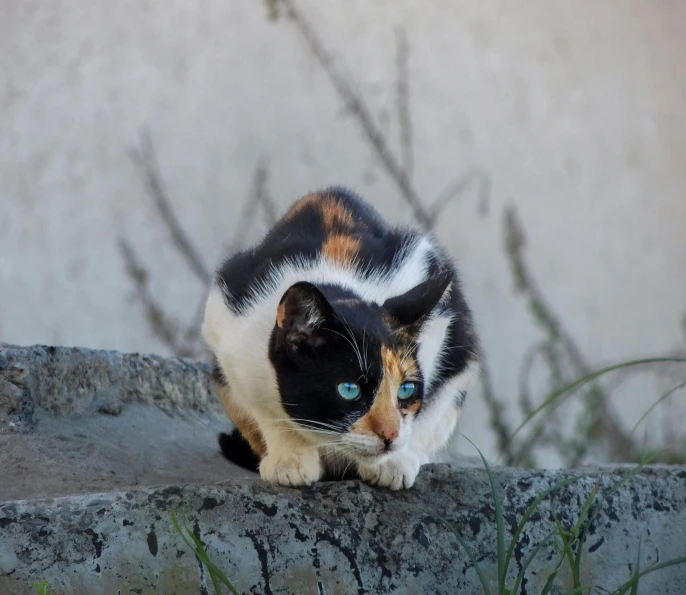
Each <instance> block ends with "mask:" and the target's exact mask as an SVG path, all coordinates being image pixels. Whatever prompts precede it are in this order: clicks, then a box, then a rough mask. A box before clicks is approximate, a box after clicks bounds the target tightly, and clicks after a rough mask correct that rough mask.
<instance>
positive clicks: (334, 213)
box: [320, 197, 355, 231]
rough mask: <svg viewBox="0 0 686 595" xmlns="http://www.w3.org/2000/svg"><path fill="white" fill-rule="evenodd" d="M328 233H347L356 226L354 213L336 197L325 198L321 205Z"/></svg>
mask: <svg viewBox="0 0 686 595" xmlns="http://www.w3.org/2000/svg"><path fill="white" fill-rule="evenodd" d="M320 208H321V211H322V217H323V219H324V227H325V229H326V231H346V230H350V229H352V228H353V227H354V226H355V219H354V218H353V216H352V213H351V212H350V211H349V210H348V209H346V208H345V207H344V206H343V204H342V203H341V202H340V201H339V200H338V199H336V198H334V197H324V199H323V200H322V202H321V204H320Z"/></svg>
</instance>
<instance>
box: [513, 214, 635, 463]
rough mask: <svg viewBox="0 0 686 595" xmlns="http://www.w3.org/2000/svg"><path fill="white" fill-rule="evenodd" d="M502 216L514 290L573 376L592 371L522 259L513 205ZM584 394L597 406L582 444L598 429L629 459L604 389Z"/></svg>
mask: <svg viewBox="0 0 686 595" xmlns="http://www.w3.org/2000/svg"><path fill="white" fill-rule="evenodd" d="M504 220H505V249H506V252H507V256H508V260H509V262H510V268H511V270H512V275H513V277H514V281H515V288H516V290H517V291H519V292H521V293H523V294H524V295H525V296H526V298H527V300H528V302H529V308H530V309H531V312H532V314H533V317H534V320H535V321H536V322H537V323H538V324H539V326H541V328H542V329H543V330H544V332H545V333H546V336H547V341H546V343H547V344H548V345H549V346H552V345H554V344H555V343H559V344H560V345H561V346H562V347H563V348H564V350H565V352H566V355H567V357H568V358H569V361H570V362H571V364H572V365H573V367H574V369H575V371H574V374H575V376H576V377H580V376H586V375H588V374H590V373H591V371H592V370H591V366H590V365H589V364H588V363H587V361H586V360H585V358H584V357H583V355H582V353H581V350H580V349H579V347H578V346H577V345H576V342H575V341H574V339H573V338H572V337H571V335H570V334H569V333H568V332H567V331H566V329H564V327H563V326H562V324H561V322H560V321H559V319H558V318H557V316H556V315H555V314H554V312H553V310H552V308H551V307H550V306H549V305H548V303H547V301H546V300H545V298H544V297H543V294H542V293H541V291H540V289H539V287H538V285H537V283H536V281H535V280H534V279H533V277H532V276H531V274H530V272H529V269H528V267H527V265H526V263H525V262H524V256H523V248H524V244H525V236H524V231H523V229H522V226H521V224H520V222H519V220H518V218H517V213H516V211H515V209H514V207H513V206H509V207H506V209H505V212H504ZM549 365H550V364H549ZM587 396H589V397H591V396H592V397H593V403H587V404H586V405H587V406H593V407H597V408H598V418H597V419H596V420H595V421H594V422H593V423H594V426H595V427H588V428H586V429H587V430H588V432H589V436H588V438H589V440H586V443H585V445H584V448H588V446H590V433H591V432H595V431H596V430H599V431H600V432H602V435H603V436H604V437H605V438H606V439H607V441H608V443H609V445H610V447H611V449H612V452H613V456H614V457H615V459H620V460H631V459H632V457H633V455H634V451H635V445H634V444H633V443H632V441H631V439H630V437H629V436H628V435H627V434H626V432H625V431H624V430H623V428H622V427H621V426H620V425H619V423H618V422H617V421H616V419H615V417H614V416H613V415H612V414H611V413H610V410H609V403H608V402H607V395H606V393H605V391H603V390H602V389H601V388H600V386H599V385H598V384H596V383H594V384H592V385H591V388H590V389H589V392H588V393H587Z"/></svg>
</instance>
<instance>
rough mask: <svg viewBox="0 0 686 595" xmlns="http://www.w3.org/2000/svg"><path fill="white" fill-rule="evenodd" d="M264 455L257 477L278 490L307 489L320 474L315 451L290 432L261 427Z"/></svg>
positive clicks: (317, 456)
mask: <svg viewBox="0 0 686 595" xmlns="http://www.w3.org/2000/svg"><path fill="white" fill-rule="evenodd" d="M263 433H264V437H265V442H266V445H267V454H266V456H265V457H264V458H263V459H262V461H261V462H260V477H262V479H263V480H264V481H266V482H268V483H273V484H277V485H282V486H293V487H295V486H302V485H311V484H313V483H314V482H315V481H318V480H319V479H320V478H321V476H322V472H323V467H322V463H321V460H320V457H319V451H318V449H317V447H316V446H313V445H312V444H309V443H308V442H307V441H305V439H304V438H302V437H301V436H299V435H298V433H297V432H296V431H294V430H290V429H283V428H276V429H275V428H273V427H270V426H268V427H265V429H264V432H263Z"/></svg>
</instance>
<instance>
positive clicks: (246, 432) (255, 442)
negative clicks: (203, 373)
mask: <svg viewBox="0 0 686 595" xmlns="http://www.w3.org/2000/svg"><path fill="white" fill-rule="evenodd" d="M213 384H214V390H215V392H216V393H217V396H218V397H219V400H220V401H221V402H222V405H224V409H226V412H227V413H228V414H229V417H230V418H231V420H232V421H233V423H235V424H236V427H237V428H238V431H239V432H240V433H241V435H242V436H243V438H245V439H246V440H247V441H248V444H250V448H252V449H253V452H254V453H255V454H256V455H257V456H258V457H260V458H263V457H264V456H265V455H266V454H267V447H266V445H265V443H264V437H263V436H262V432H260V430H259V428H258V427H257V423H256V422H255V420H254V419H253V418H252V417H251V416H250V415H249V414H248V413H246V412H245V411H244V410H243V409H241V408H240V407H237V406H236V404H235V403H234V402H233V401H232V399H231V394H230V393H229V387H228V386H226V384H223V383H222V382H218V381H217V380H215V379H213Z"/></svg>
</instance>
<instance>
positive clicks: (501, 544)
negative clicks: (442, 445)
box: [462, 434, 507, 593]
mask: <svg viewBox="0 0 686 595" xmlns="http://www.w3.org/2000/svg"><path fill="white" fill-rule="evenodd" d="M462 436H463V437H464V438H465V440H467V441H468V442H469V443H470V444H471V445H472V446H473V447H474V448H476V451H477V452H478V453H479V456H480V457H481V460H482V461H483V463H484V467H485V468H486V473H487V474H488V481H489V483H490V484H491V493H492V494H493V508H494V509H495V522H496V530H497V536H498V552H497V554H498V592H499V593H502V592H503V591H504V590H505V575H506V574H507V566H505V516H504V515H503V506H502V502H501V500H500V493H499V492H498V486H497V485H496V483H495V478H494V477H493V472H492V471H491V466H490V465H489V464H488V461H487V460H486V457H484V455H483V453H482V452H481V451H480V450H479V447H478V446H477V445H476V444H474V442H472V441H471V440H470V439H469V438H467V436H465V435H464V434H462Z"/></svg>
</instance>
